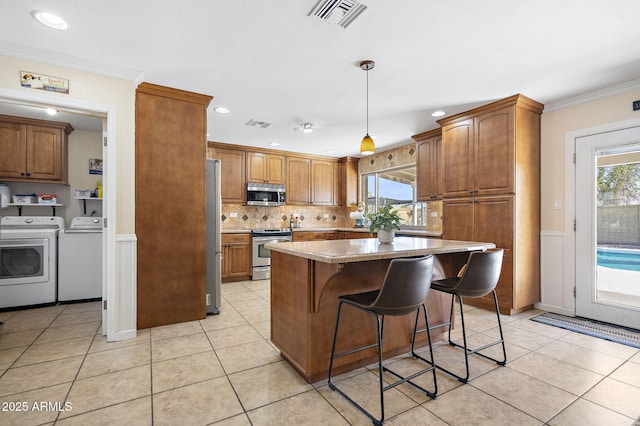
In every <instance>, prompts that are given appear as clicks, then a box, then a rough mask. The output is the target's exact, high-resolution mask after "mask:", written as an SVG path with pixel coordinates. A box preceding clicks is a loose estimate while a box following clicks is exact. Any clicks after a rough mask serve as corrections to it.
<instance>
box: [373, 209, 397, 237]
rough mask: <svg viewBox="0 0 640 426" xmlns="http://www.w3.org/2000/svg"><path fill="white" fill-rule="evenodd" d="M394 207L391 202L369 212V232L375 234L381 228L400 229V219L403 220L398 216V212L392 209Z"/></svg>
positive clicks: (388, 229) (387, 229)
mask: <svg viewBox="0 0 640 426" xmlns="http://www.w3.org/2000/svg"><path fill="white" fill-rule="evenodd" d="M392 208H393V207H392V206H391V204H387V205H386V206H382V207H380V208H379V209H378V211H377V212H375V213H369V214H367V219H368V220H369V223H370V225H369V233H370V234H373V233H374V232H378V231H380V230H383V231H391V230H392V229H397V230H400V221H401V220H403V219H402V218H401V217H400V216H398V212H397V211H395V210H393V211H392V210H391V209H392Z"/></svg>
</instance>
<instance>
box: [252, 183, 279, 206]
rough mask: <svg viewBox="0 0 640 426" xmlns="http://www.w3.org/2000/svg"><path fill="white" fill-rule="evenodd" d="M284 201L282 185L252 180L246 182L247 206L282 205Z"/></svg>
mask: <svg viewBox="0 0 640 426" xmlns="http://www.w3.org/2000/svg"><path fill="white" fill-rule="evenodd" d="M285 201H286V196H285V190H284V185H281V184H275V183H253V182H249V183H248V184H247V205H248V206H283V205H284V204H285Z"/></svg>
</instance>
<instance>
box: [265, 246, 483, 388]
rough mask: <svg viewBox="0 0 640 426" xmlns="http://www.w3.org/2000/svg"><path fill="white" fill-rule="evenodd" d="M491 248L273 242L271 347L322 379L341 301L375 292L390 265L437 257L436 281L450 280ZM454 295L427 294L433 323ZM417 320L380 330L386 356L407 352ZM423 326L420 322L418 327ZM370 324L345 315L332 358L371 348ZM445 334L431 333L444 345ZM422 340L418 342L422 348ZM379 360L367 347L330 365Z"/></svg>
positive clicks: (311, 377) (344, 367)
mask: <svg viewBox="0 0 640 426" xmlns="http://www.w3.org/2000/svg"><path fill="white" fill-rule="evenodd" d="M494 247H495V245H494V244H492V243H480V242H470V241H452V240H441V239H435V238H410V237H396V238H395V240H394V242H393V244H380V243H378V240H377V239H374V238H363V239H352V240H329V241H302V242H285V243H272V244H268V245H266V248H268V249H270V250H271V341H272V342H273V344H274V345H275V346H276V347H277V348H278V349H280V353H281V355H282V357H283V358H284V359H285V360H286V361H287V362H289V364H291V365H292V366H293V368H294V369H295V370H296V371H297V372H298V373H300V374H301V375H302V376H303V377H304V378H305V379H306V380H307V381H308V382H309V383H313V382H316V381H318V380H322V379H325V378H326V377H327V372H328V369H329V359H330V357H331V344H332V341H333V332H334V328H335V321H336V315H337V310H338V296H340V295H343V294H349V293H358V292H362V291H370V290H376V289H379V288H380V285H381V284H382V281H383V279H384V276H385V273H386V271H387V267H388V265H389V262H390V261H391V260H392V259H395V258H402V257H413V256H423V255H430V254H431V255H434V256H435V262H434V269H433V279H434V280H435V279H440V278H444V277H446V276H452V275H455V274H456V273H457V271H458V270H459V269H460V268H461V267H462V266H463V265H464V263H465V262H466V260H467V258H468V256H469V254H468V253H469V252H470V251H477V250H486V249H489V248H494ZM450 303H451V296H448V295H445V294H442V293H439V292H436V291H431V292H429V295H428V297H427V300H426V305H427V310H428V313H429V321H430V323H431V325H434V324H438V323H443V322H445V321H446V320H448V316H449V306H450ZM414 321H415V317H414V316H411V315H407V316H403V317H388V318H387V319H386V320H385V325H384V346H383V357H384V358H389V357H393V356H396V355H399V354H401V353H405V352H408V351H409V350H410V347H411V337H412V335H413V325H414ZM421 326H422V327H424V320H423V321H422V324H421ZM375 330H376V327H375V319H374V318H373V316H372V315H370V314H366V313H365V312H362V311H360V310H357V309H349V308H347V309H343V312H342V320H341V324H340V333H339V337H338V342H337V344H336V352H343V351H347V350H349V349H350V348H354V347H359V346H364V345H367V344H373V343H375V342H376V332H375ZM444 330H445V328H441V329H437V330H434V332H432V338H433V339H441V338H442V334H443V333H444ZM426 341H427V339H426V335H425V334H424V333H421V334H420V335H419V336H418V339H417V344H418V346H424V344H425V343H426ZM376 360H377V349H376V348H375V347H374V348H371V349H368V350H365V351H361V352H357V353H354V354H351V355H348V356H345V357H342V358H338V359H336V360H335V361H334V370H335V372H336V374H341V373H344V372H347V371H351V370H353V369H356V368H359V367H362V366H364V365H367V364H370V363H372V362H375V361H376Z"/></svg>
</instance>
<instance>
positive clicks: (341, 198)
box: [337, 157, 359, 207]
mask: <svg viewBox="0 0 640 426" xmlns="http://www.w3.org/2000/svg"><path fill="white" fill-rule="evenodd" d="M358 161H359V160H358V159H357V158H351V157H344V158H341V159H340V160H339V161H338V191H337V192H338V194H337V204H338V205H339V206H347V207H348V206H355V205H357V204H358Z"/></svg>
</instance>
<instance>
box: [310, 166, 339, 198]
mask: <svg viewBox="0 0 640 426" xmlns="http://www.w3.org/2000/svg"><path fill="white" fill-rule="evenodd" d="M336 176H337V172H336V163H335V162H331V161H319V160H312V161H311V197H312V198H311V203H312V204H315V205H329V206H330V205H333V204H334V203H335V201H334V194H335V191H334V189H335V185H336Z"/></svg>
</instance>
